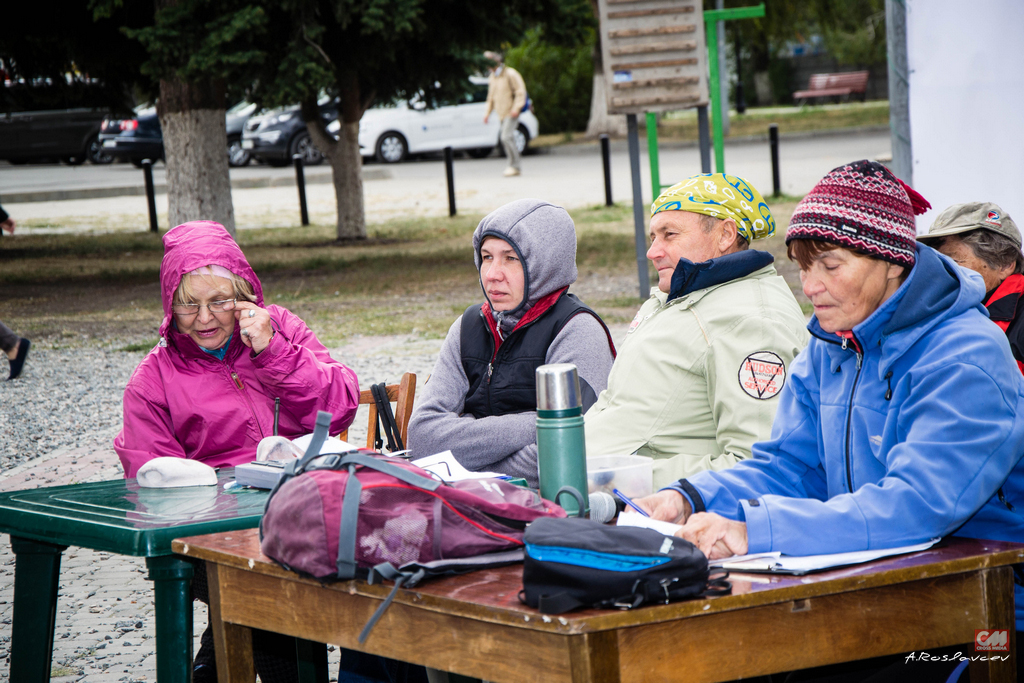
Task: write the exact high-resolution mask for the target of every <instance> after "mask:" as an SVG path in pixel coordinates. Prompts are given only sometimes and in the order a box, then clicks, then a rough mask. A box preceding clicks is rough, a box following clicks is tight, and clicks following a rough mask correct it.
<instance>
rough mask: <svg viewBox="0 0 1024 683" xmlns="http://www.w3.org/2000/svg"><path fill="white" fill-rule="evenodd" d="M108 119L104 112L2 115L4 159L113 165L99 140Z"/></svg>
mask: <svg viewBox="0 0 1024 683" xmlns="http://www.w3.org/2000/svg"><path fill="white" fill-rule="evenodd" d="M106 116H107V113H106V112H104V111H103V110H101V109H89V108H80V109H57V110H48V111H9V112H6V113H2V114H0V159H7V160H8V161H10V162H11V163H12V164H24V163H28V162H30V161H40V160H47V159H50V160H58V159H59V160H61V161H63V162H65V163H68V164H71V165H78V164H81V163H84V162H85V161H86V160H89V161H91V162H92V163H94V164H109V163H110V162H111V161H113V160H114V159H113V157H111V156H110V155H108V154H106V152H104V150H103V148H102V147H101V146H100V143H99V141H98V139H97V136H98V134H99V132H100V124H101V123H102V122H103V119H104V118H105V117H106Z"/></svg>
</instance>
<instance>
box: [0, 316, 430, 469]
mask: <svg viewBox="0 0 1024 683" xmlns="http://www.w3.org/2000/svg"><path fill="white" fill-rule="evenodd" d="M440 347H441V340H440V339H419V338H417V337H411V336H397V337H356V338H355V339H353V340H352V341H350V342H349V343H348V344H346V345H345V346H343V347H340V348H336V349H331V354H332V355H333V356H334V357H335V358H337V359H339V360H341V361H342V362H343V363H345V364H346V365H348V366H349V367H351V368H352V369H353V370H355V371H356V375H357V376H358V377H359V384H360V386H362V387H367V386H369V384H370V383H372V382H381V381H387V382H389V383H392V382H397V381H398V379H399V378H400V377H401V375H402V373H403V372H415V373H416V374H417V376H418V379H419V384H420V386H422V384H423V382H424V381H425V380H426V378H427V376H428V375H429V374H430V372H431V370H433V367H434V361H435V360H436V359H437V353H438V350H439V349H440ZM118 348H120V347H113V346H111V347H106V348H96V347H83V348H74V349H67V348H65V349H53V348H46V347H45V345H44V344H36V345H34V346H33V347H32V350H31V352H30V355H29V358H28V362H27V363H26V364H25V370H24V371H23V373H22V375H21V377H20V378H18V379H17V380H14V381H13V382H0V405H3V406H4V409H3V411H0V444H2V445H0V471H8V470H10V469H11V468H12V467H15V466H17V465H21V464H24V463H26V462H28V461H30V460H32V459H34V458H37V457H40V456H42V455H45V454H47V453H51V452H53V451H54V450H56V449H58V448H61V447H73V446H85V445H93V444H104V445H107V444H109V443H110V442H111V441H112V440H113V438H114V437H115V436H116V435H117V433H118V431H120V429H121V399H122V396H123V395H124V388H125V385H126V384H127V383H128V379H129V378H130V377H131V374H132V371H133V370H134V369H135V367H136V366H137V365H138V364H139V363H140V362H141V361H142V359H143V358H144V357H145V354H144V353H142V352H125V351H120V350H117V349H118ZM0 363H2V361H0ZM0 372H2V373H4V374H6V372H7V370H6V365H4V366H3V367H0ZM366 419H367V418H366V408H363V410H362V412H361V413H358V414H357V416H356V419H355V421H354V422H353V425H352V430H351V432H350V439H352V440H353V441H354V442H356V443H361V442H362V440H363V439H365V438H366Z"/></svg>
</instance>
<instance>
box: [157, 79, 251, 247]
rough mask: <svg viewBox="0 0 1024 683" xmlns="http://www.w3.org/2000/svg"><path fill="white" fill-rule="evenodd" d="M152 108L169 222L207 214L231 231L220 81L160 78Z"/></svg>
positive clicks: (222, 90)
mask: <svg viewBox="0 0 1024 683" xmlns="http://www.w3.org/2000/svg"><path fill="white" fill-rule="evenodd" d="M157 113H158V114H159V116H160V127H161V128H162V129H163V138H164V160H165V163H166V165H167V203H168V207H169V211H168V220H169V221H170V224H171V226H175V225H179V224H181V223H185V222H187V221H194V220H212V221H217V222H218V223H220V224H221V225H223V226H224V227H225V228H227V230H228V232H229V233H231V235H232V236H234V234H235V211H234V207H233V205H232V203H231V178H230V176H229V175H228V156H227V130H226V129H225V127H224V84H223V83H219V82H215V81H209V80H207V81H200V82H196V83H186V82H182V81H179V80H161V81H160V102H159V103H158V105H157Z"/></svg>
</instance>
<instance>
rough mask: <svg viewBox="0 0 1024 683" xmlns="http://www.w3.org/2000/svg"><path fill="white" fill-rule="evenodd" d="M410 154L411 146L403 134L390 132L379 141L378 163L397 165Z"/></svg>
mask: <svg viewBox="0 0 1024 683" xmlns="http://www.w3.org/2000/svg"><path fill="white" fill-rule="evenodd" d="M408 154H409V146H408V145H407V144H406V142H405V138H404V137H402V134H401V133H396V132H394V131H389V132H387V133H384V135H381V136H380V138H379V139H378V140H377V161H380V162H381V163H385V164H397V163H398V162H399V161H402V160H403V159H405V157H406V155H408Z"/></svg>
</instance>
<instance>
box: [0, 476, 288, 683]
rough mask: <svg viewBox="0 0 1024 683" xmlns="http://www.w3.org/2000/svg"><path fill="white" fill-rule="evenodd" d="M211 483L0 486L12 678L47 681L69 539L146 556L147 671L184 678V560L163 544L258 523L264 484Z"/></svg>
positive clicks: (188, 642)
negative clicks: (150, 616) (150, 625)
mask: <svg viewBox="0 0 1024 683" xmlns="http://www.w3.org/2000/svg"><path fill="white" fill-rule="evenodd" d="M233 479H234V468H230V467H228V468H223V469H221V470H220V472H219V474H218V482H217V486H189V487H184V488H171V489H145V488H141V487H140V486H139V485H138V482H136V480H135V479H117V480H114V481H103V482H95V483H90V484H73V485H71V486H51V487H48V488H40V489H28V490H25V491H8V492H6V493H0V533H7V534H10V535H11V549H12V550H13V551H14V557H15V565H14V620H13V621H14V623H13V624H12V626H11V632H12V635H11V669H10V675H11V680H12V681H18V683H45V682H46V681H49V680H50V659H51V657H52V654H53V628H54V621H55V617H56V610H57V586H58V581H59V579H60V560H61V554H62V553H63V552H64V549H65V548H66V547H68V546H69V545H75V546H79V547H81V548H91V549H93V550H102V551H106V552H111V553H117V554H120V555H134V556H136V557H145V558H146V566H147V567H148V568H149V577H148V578H149V579H150V580H152V581H153V584H154V591H153V592H154V603H155V608H156V610H155V611H156V669H157V680H158V681H159V682H160V683H188V681H191V680H192V592H191V585H190V584H191V580H192V565H191V564H190V563H189V562H187V561H185V560H183V559H182V558H181V557H179V556H178V555H175V554H174V553H172V552H171V541H172V540H174V538H175V537H177V536H181V535H183V534H189V533H192V534H205V533H210V532H213V531H226V530H231V529H242V528H251V527H254V526H256V525H258V524H259V521H260V518H261V517H262V516H263V507H264V505H265V504H266V501H267V493H268V492H267V491H248V490H246V491H242V492H239V493H226V492H225V491H224V490H223V485H224V484H225V483H227V482H229V481H232V480H233Z"/></svg>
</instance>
